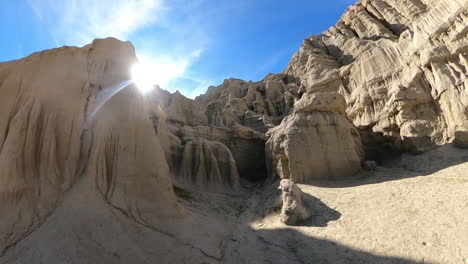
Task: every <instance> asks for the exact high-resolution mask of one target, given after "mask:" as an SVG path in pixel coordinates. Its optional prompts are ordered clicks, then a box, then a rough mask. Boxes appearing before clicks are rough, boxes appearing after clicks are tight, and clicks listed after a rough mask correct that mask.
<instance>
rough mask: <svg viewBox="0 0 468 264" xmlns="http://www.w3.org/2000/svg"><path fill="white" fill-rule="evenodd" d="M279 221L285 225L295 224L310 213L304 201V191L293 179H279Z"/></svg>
mask: <svg viewBox="0 0 468 264" xmlns="http://www.w3.org/2000/svg"><path fill="white" fill-rule="evenodd" d="M280 189H281V198H282V200H283V205H282V207H281V218H280V220H281V222H283V223H285V224H287V225H297V224H299V223H301V222H302V221H304V220H306V219H307V218H309V217H310V216H311V215H312V211H311V209H310V208H309V206H308V205H307V204H306V203H305V201H304V193H303V192H302V190H301V189H300V188H299V186H297V185H296V184H295V183H294V182H293V181H291V180H289V179H284V180H281V183H280Z"/></svg>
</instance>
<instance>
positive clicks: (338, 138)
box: [266, 93, 364, 183]
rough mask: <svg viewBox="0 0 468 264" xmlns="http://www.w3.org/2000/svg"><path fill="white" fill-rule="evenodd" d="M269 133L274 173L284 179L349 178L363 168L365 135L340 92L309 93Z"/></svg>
mask: <svg viewBox="0 0 468 264" xmlns="http://www.w3.org/2000/svg"><path fill="white" fill-rule="evenodd" d="M268 135H269V136H270V139H269V140H268V142H267V147H266V151H267V153H271V154H270V155H271V157H270V159H271V161H270V162H269V166H270V174H272V175H278V176H279V177H280V178H282V179H291V180H292V181H293V182H299V183H307V182H310V181H311V180H323V179H338V178H347V177H350V176H353V175H355V174H356V173H358V172H359V171H360V170H361V164H362V162H363V159H364V153H363V149H362V144H361V138H360V136H359V132H358V130H357V129H356V128H355V127H354V126H353V124H352V123H351V122H350V121H349V120H348V119H347V118H346V116H345V100H344V98H343V96H341V95H340V94H338V93H315V94H309V93H307V94H305V95H304V96H303V97H302V99H301V100H299V101H298V102H297V104H296V105H295V108H294V111H293V113H292V114H291V115H289V116H287V117H286V118H285V119H284V120H283V122H282V123H281V125H279V126H277V127H275V128H274V129H272V130H270V131H269V132H268Z"/></svg>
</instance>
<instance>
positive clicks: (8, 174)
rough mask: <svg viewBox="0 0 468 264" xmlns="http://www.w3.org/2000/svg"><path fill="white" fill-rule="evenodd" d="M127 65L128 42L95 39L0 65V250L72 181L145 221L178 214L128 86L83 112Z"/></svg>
mask: <svg viewBox="0 0 468 264" xmlns="http://www.w3.org/2000/svg"><path fill="white" fill-rule="evenodd" d="M135 61H136V59H135V51H134V48H133V46H132V45H131V44H130V43H129V42H120V41H118V40H116V39H102V40H95V41H94V42H93V43H92V44H90V45H87V46H85V47H83V48H76V47H63V48H59V49H54V50H48V51H44V52H40V53H35V54H32V55H31V56H29V57H27V58H24V59H22V60H18V61H12V62H6V63H2V64H0V182H1V185H0V215H1V219H0V253H1V252H3V251H4V250H5V249H6V248H8V247H9V246H11V245H13V244H15V243H17V242H18V241H19V240H20V239H22V238H24V237H25V236H27V235H28V234H29V233H31V232H33V231H34V230H36V229H37V228H38V227H39V226H40V225H41V224H43V223H44V222H45V221H46V220H47V218H48V217H49V216H50V215H53V214H54V210H55V208H56V207H57V206H58V205H59V203H60V201H62V200H63V199H64V196H65V195H66V193H68V192H70V191H71V190H73V189H74V186H75V185H76V184H77V182H82V181H85V182H87V183H89V185H88V186H87V187H86V188H85V189H84V190H86V191H85V192H84V193H83V194H82V195H90V194H92V193H98V194H100V197H101V199H103V200H104V201H105V203H107V204H109V205H111V206H112V207H116V208H118V209H119V210H121V211H122V212H125V214H126V215H127V216H128V217H130V218H133V219H134V220H135V221H138V222H141V223H144V224H147V225H150V226H151V225H154V224H155V223H157V222H158V218H161V217H174V216H177V215H179V212H178V207H177V204H176V202H175V196H174V193H173V192H172V187H171V185H170V177H169V169H168V165H167V163H166V160H165V158H164V153H163V151H162V148H161V146H160V144H159V141H158V137H157V136H156V134H155V133H154V129H153V127H152V124H151V121H150V120H149V118H148V117H147V114H146V109H145V108H144V102H143V98H142V97H141V95H140V94H139V93H138V92H137V91H136V89H135V87H134V86H129V87H128V88H127V89H125V90H123V91H122V92H120V93H119V94H117V95H116V96H115V97H114V98H112V99H111V100H109V102H108V103H107V104H105V105H104V107H102V109H101V110H100V111H99V112H98V113H97V114H96V115H94V116H93V117H92V118H90V113H92V111H93V109H94V107H95V106H96V105H97V104H99V102H96V101H95V98H96V96H97V94H98V93H99V92H101V91H102V90H103V89H106V88H107V87H111V86H113V85H115V84H118V83H120V82H122V81H125V80H128V79H129V74H128V69H129V66H130V65H132V64H133V63H134V62H135ZM88 178H90V179H92V180H85V179H88ZM90 206H91V205H90Z"/></svg>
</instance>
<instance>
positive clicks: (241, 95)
mask: <svg viewBox="0 0 468 264" xmlns="http://www.w3.org/2000/svg"><path fill="white" fill-rule="evenodd" d="M300 93H301V91H299V87H297V86H296V85H295V84H294V83H292V84H288V80H287V77H286V76H285V75H282V74H277V75H271V74H270V75H267V76H266V77H265V79H263V80H262V81H259V82H245V81H242V80H237V79H229V80H225V81H224V83H223V84H222V85H220V86H218V87H210V88H209V89H208V91H207V92H206V94H204V95H201V96H199V97H197V98H196V99H195V100H196V101H197V102H199V103H200V104H201V105H204V106H205V114H206V115H207V117H208V122H209V124H210V125H215V126H220V127H223V126H229V125H230V124H232V123H237V124H240V125H243V126H246V127H249V128H252V129H254V130H256V131H258V132H261V133H265V132H266V131H267V130H268V129H270V128H272V127H274V126H276V125H278V124H279V123H280V122H281V120H282V119H283V118H284V117H285V116H286V115H288V114H289V111H290V109H291V108H292V106H293V105H294V102H295V101H296V100H297V99H298V98H299V94H300Z"/></svg>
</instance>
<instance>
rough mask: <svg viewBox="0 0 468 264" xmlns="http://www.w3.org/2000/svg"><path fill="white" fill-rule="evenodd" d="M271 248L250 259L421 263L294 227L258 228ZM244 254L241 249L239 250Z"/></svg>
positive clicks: (259, 233) (277, 261) (291, 261)
mask: <svg viewBox="0 0 468 264" xmlns="http://www.w3.org/2000/svg"><path fill="white" fill-rule="evenodd" d="M256 234H257V236H258V238H259V239H260V240H262V241H269V243H271V244H273V245H271V247H270V249H269V250H268V251H260V252H258V255H257V260H256V261H253V262H251V263H408V264H410V263H422V262H417V261H413V260H408V259H404V258H400V257H389V256H379V255H375V254H372V253H370V252H365V251H361V250H358V249H354V248H351V247H348V246H345V245H341V244H339V243H336V242H333V241H329V240H324V239H318V238H314V237H309V236H306V235H304V234H302V233H301V232H298V231H296V230H294V229H269V230H257V231H256ZM240 253H241V254H242V252H240Z"/></svg>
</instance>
